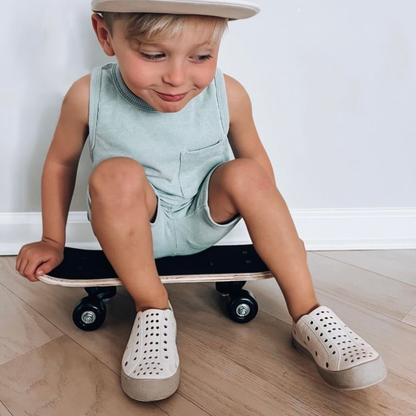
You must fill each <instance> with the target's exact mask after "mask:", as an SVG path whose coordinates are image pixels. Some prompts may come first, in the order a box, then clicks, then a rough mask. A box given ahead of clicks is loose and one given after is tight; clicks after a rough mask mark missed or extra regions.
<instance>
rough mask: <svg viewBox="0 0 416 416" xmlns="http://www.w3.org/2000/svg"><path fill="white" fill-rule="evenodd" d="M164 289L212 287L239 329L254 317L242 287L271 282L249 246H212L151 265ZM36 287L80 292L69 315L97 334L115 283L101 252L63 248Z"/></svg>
mask: <svg viewBox="0 0 416 416" xmlns="http://www.w3.org/2000/svg"><path fill="white" fill-rule="evenodd" d="M155 262H156V267H157V270H158V273H159V276H160V278H161V281H162V283H164V284H166V283H200V282H215V287H216V289H217V291H218V292H220V293H221V294H222V295H223V296H224V297H227V302H226V303H227V307H226V309H227V312H228V314H229V317H230V318H231V319H232V320H233V321H235V322H238V323H246V322H249V321H251V320H252V319H253V318H254V317H255V316H256V315H257V312H258V304H257V301H256V299H255V297H254V295H253V294H252V293H251V292H250V291H248V290H244V289H243V286H244V284H245V283H246V281H249V280H258V279H268V278H270V277H273V276H272V274H271V272H270V271H269V269H268V267H267V266H266V264H265V263H264V262H263V261H262V259H261V258H260V257H259V255H258V254H257V252H256V250H255V249H254V247H253V245H252V244H248V245H223V246H213V247H210V248H208V249H207V250H204V251H201V252H200V253H196V254H192V255H188V256H175V257H163V258H159V259H156V260H155ZM38 278H39V280H40V281H42V282H44V283H48V284H52V285H59V286H65V287H83V288H85V290H86V292H87V293H88V296H87V297H85V298H83V299H81V300H80V301H79V302H78V303H77V305H76V306H75V309H74V312H73V314H72V318H73V321H74V323H75V325H76V326H77V327H78V328H80V329H82V330H84V331H93V330H96V329H98V328H99V327H100V326H101V325H102V324H103V323H104V321H105V316H106V302H108V300H109V299H110V298H112V297H113V296H115V295H116V292H117V290H116V286H121V285H122V284H123V283H122V282H121V280H120V279H119V278H118V277H117V274H116V272H115V271H114V269H113V267H112V266H111V264H110V262H109V261H108V259H107V258H106V256H105V254H104V252H103V251H102V250H84V249H79V248H71V247H65V250H64V260H63V262H62V263H61V264H60V265H59V266H58V267H56V268H55V269H54V270H52V271H51V272H49V274H48V275H43V276H39V277H38Z"/></svg>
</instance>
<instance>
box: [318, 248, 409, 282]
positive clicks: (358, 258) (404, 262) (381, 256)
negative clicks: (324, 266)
mask: <svg viewBox="0 0 416 416" xmlns="http://www.w3.org/2000/svg"><path fill="white" fill-rule="evenodd" d="M315 254H320V255H323V256H326V257H330V258H332V259H335V260H339V261H342V262H345V263H348V264H351V265H354V266H357V267H360V268H362V269H365V270H368V271H371V272H374V273H379V274H381V275H383V276H387V277H390V278H392V279H395V280H398V281H400V282H403V283H407V284H409V285H413V286H416V272H415V270H416V250H350V251H346V250H345V251H318V252H315Z"/></svg>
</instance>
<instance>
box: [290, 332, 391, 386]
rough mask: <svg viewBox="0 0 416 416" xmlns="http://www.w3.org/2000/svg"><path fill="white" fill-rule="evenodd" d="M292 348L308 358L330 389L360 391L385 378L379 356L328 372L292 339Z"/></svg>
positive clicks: (385, 374) (385, 372) (381, 360)
mask: <svg viewBox="0 0 416 416" xmlns="http://www.w3.org/2000/svg"><path fill="white" fill-rule="evenodd" d="M292 344H293V346H294V347H295V348H296V349H297V350H298V351H299V352H300V353H301V354H302V355H304V356H305V357H306V358H309V359H310V360H311V361H312V362H313V363H314V364H315V367H316V368H317V370H318V372H319V374H320V376H321V377H322V378H323V379H324V380H325V381H326V382H327V383H328V384H329V385H330V386H332V387H335V388H337V389H340V390H360V389H365V388H367V387H370V386H374V385H375V384H377V383H380V382H381V381H383V380H384V379H385V378H386V376H387V370H386V367H385V365H384V362H383V359H382V358H381V356H378V358H377V359H375V360H373V361H367V362H366V363H364V364H360V365H358V366H356V367H353V368H349V369H347V370H341V371H329V370H325V369H324V368H322V367H320V366H319V365H318V364H317V363H316V362H315V360H314V358H313V355H312V354H311V353H310V352H309V351H308V350H307V349H306V348H305V347H303V346H302V345H301V344H299V342H298V341H296V339H295V338H293V337H292Z"/></svg>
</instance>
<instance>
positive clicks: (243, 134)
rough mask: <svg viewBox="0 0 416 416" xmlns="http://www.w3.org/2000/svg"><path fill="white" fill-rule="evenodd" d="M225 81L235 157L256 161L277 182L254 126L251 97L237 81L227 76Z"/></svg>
mask: <svg viewBox="0 0 416 416" xmlns="http://www.w3.org/2000/svg"><path fill="white" fill-rule="evenodd" d="M224 79H225V85H226V90H227V99H228V110H229V115H230V130H229V132H228V139H229V142H230V146H231V148H232V150H233V153H234V156H235V158H236V159H238V158H242V157H244V158H247V159H252V160H254V161H256V162H257V163H258V164H259V165H260V166H261V167H262V168H263V169H264V170H265V171H266V172H267V173H268V175H269V176H270V177H271V178H272V180H273V182H275V178H274V172H273V167H272V164H271V163H270V159H269V157H268V156H267V153H266V150H265V149H264V147H263V144H262V143H261V141H260V138H259V135H258V133H257V130H256V126H255V125H254V120H253V113H252V108H251V101H250V97H249V95H248V94H247V91H246V90H245V89H244V87H243V86H242V85H241V84H240V83H239V82H238V81H237V80H235V79H234V78H231V77H230V76H228V75H225V74H224Z"/></svg>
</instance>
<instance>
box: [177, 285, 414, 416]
mask: <svg viewBox="0 0 416 416" xmlns="http://www.w3.org/2000/svg"><path fill="white" fill-rule="evenodd" d="M180 286H182V287H180ZM180 286H179V285H178V286H175V287H169V295H170V298H171V301H172V303H173V305H176V307H175V315H176V316H177V319H178V322H180V324H181V328H182V331H183V332H186V333H187V334H188V335H189V336H191V337H192V338H194V339H197V340H198V341H200V342H201V343H202V344H203V345H207V346H209V349H210V350H213V351H214V352H217V354H225V355H227V356H228V357H229V359H230V360H233V361H235V362H238V363H239V364H241V365H243V366H244V367H245V368H246V369H247V370H249V371H250V372H252V373H253V374H255V375H257V376H258V377H261V378H264V379H266V380H267V381H268V382H269V383H271V384H273V385H275V387H276V388H277V389H279V390H281V391H285V392H288V393H289V394H290V393H291V394H293V395H295V397H297V398H298V399H299V400H305V403H307V404H308V405H309V406H311V408H313V409H314V410H315V411H316V412H318V413H320V414H322V415H325V416H330V415H334V416H335V415H337V416H338V415H339V414H342V415H343V416H347V415H348V416H350V415H351V416H353V415H363V416H364V415H365V416H367V415H368V414H374V415H385V416H396V415H400V416H402V415H403V416H405V415H406V416H408V415H409V414H410V412H411V411H412V412H415V414H416V399H415V398H414V394H413V393H414V391H415V388H416V384H415V383H416V376H415V373H414V371H415V370H416V357H415V356H414V354H413V351H414V350H415V348H416V331H407V332H406V330H407V329H408V326H406V325H403V324H401V323H400V322H397V321H395V320H393V319H390V318H387V317H385V316H382V315H379V314H377V313H374V312H371V311H370V312H369V311H367V310H366V309H364V308H360V307H355V306H354V305H351V304H349V303H347V302H344V301H342V300H339V299H336V298H334V297H333V296H329V295H326V294H324V293H322V294H320V295H321V298H322V299H323V300H324V302H325V304H327V306H329V307H331V308H333V309H334V310H338V311H339V315H340V316H342V315H344V316H345V317H346V319H344V321H345V322H346V323H347V324H349V325H351V327H353V328H354V329H356V330H357V332H358V333H360V334H361V335H363V336H364V338H366V339H367V340H368V341H369V342H370V343H372V344H373V345H374V346H376V347H377V349H378V350H379V351H380V353H381V354H382V356H383V357H384V359H385V362H386V365H387V367H388V369H389V372H390V374H389V376H388V378H387V379H386V380H385V381H384V382H383V383H381V384H379V385H377V386H374V387H371V388H368V389H365V390H363V391H357V392H340V391H337V390H335V389H332V388H331V387H329V386H328V385H327V384H326V383H325V382H324V381H323V380H322V379H321V378H320V377H319V375H318V373H317V371H316V369H315V367H314V365H313V364H312V363H311V362H310V361H309V360H307V359H305V358H304V357H303V356H301V355H300V354H299V353H298V352H297V351H296V350H295V349H294V348H293V347H292V346H291V343H290V329H291V326H290V325H288V324H286V323H284V322H281V321H279V320H277V319H275V318H273V317H271V316H268V315H267V314H264V313H260V314H259V315H258V316H257V317H256V318H255V319H254V320H253V321H252V322H250V323H248V324H244V325H240V324H236V323H233V322H231V321H229V320H228V318H226V317H225V316H223V315H222V313H221V310H220V308H221V302H219V300H220V299H219V297H218V296H217V295H218V294H217V293H215V292H214V291H213V290H212V293H211V294H209V293H207V292H206V291H205V290H204V288H203V287H202V286H199V285H194V287H193V288H190V287H189V286H187V285H180ZM187 294H188V295H187ZM179 299H180V300H179ZM201 303H204V304H205V307H203V306H202V305H201ZM190 310H191V311H194V312H193V313H189V311H190ZM384 327H386V328H388V329H389V331H388V332H387V333H386V334H383V332H382V331H383V328H384ZM403 327H404V330H405V331H404V332H403V331H402V329H403ZM403 334H404V335H405V336H404V339H403V338H402V339H401V338H400V337H398V335H403ZM408 341H409V342H410V343H411V344H410V345H406V344H407V342H408ZM397 343H399V345H396V344H397ZM409 366H410V367H411V368H408V367H409ZM392 392H394V393H393V394H392ZM397 396H399V398H398V397H397ZM369 412H371V413H369Z"/></svg>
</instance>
